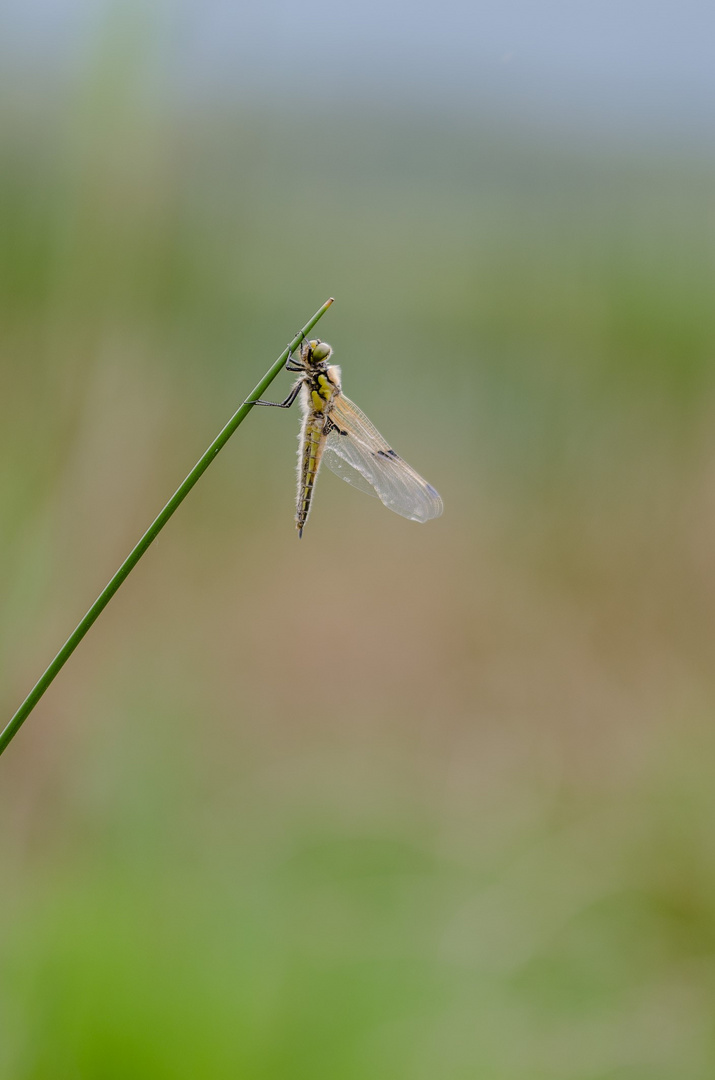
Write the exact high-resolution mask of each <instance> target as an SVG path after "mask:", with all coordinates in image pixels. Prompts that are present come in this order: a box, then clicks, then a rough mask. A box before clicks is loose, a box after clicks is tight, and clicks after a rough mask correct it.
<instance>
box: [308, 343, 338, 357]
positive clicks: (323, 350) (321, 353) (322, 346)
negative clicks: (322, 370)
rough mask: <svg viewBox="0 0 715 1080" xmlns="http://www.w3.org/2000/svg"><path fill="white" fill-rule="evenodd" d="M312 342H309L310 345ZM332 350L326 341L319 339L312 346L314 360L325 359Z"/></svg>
mask: <svg viewBox="0 0 715 1080" xmlns="http://www.w3.org/2000/svg"><path fill="white" fill-rule="evenodd" d="M312 344H313V343H312V342H311V345H312ZM332 351H333V350H332V349H331V348H330V346H329V345H328V343H327V342H326V341H319V342H317V343H316V344H315V345H314V346H313V359H314V360H327V359H328V357H329V356H330V354H331V352H332Z"/></svg>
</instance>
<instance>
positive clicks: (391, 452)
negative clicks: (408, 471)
mask: <svg viewBox="0 0 715 1080" xmlns="http://www.w3.org/2000/svg"><path fill="white" fill-rule="evenodd" d="M376 456H377V457H386V458H394V459H395V460H396V461H399V460H400V455H399V454H396V453H395V451H394V450H378V451H377V455H376Z"/></svg>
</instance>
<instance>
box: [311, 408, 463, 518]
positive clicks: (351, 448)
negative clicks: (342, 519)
mask: <svg viewBox="0 0 715 1080" xmlns="http://www.w3.org/2000/svg"><path fill="white" fill-rule="evenodd" d="M330 419H331V421H332V422H333V424H334V425H335V426H334V427H333V429H332V430H331V432H330V434H329V435H328V437H327V440H326V443H325V451H324V453H323V461H324V462H325V464H326V465H327V467H328V468H329V469H330V470H331V471H332V472H334V473H335V474H336V475H337V476H339V477H341V478H342V479H343V480H346V481H347V483H348V484H352V485H353V486H354V487H356V488H359V489H360V491H364V492H366V493H367V494H368V495H377V497H378V498H379V499H380V500H381V501H382V502H383V503H384V505H385V506H387V507H388V508H389V509H390V510H394V511H395V513H396V514H401V515H402V517H406V518H409V519H410V521H429V520H430V518H436V517H439V515H440V514H441V513H442V500H441V499H440V497H439V495H438V494H437V492H436V491H435V489H434V488H433V487H432V485H431V484H428V483H427V481H426V480H423V479H422V477H421V476H420V475H419V473H416V472H415V470H414V469H413V468H411V467H410V466H409V465H408V464H407V462H406V461H403V460H402V458H401V457H400V456H399V455H398V454H396V453H395V451H394V450H393V449H392V448H391V447H390V445H389V444H388V443H386V442H385V440H384V439H383V437H382V435H381V434H380V432H379V431H378V430H377V428H376V427H375V426H374V425H373V424H371V423H370V421H369V420H368V418H367V417H366V416H365V413H363V412H361V411H360V409H358V407H357V405H354V404H353V402H352V401H350V399H349V398H346V397H345V396H344V395H343V394H339V395H338V397H337V398H336V399H335V403H334V405H333V408H332V409H331V411H330Z"/></svg>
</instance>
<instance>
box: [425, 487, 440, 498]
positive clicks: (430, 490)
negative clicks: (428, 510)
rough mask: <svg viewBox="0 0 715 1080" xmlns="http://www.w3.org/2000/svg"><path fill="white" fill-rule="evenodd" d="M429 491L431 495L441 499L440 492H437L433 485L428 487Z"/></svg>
mask: <svg viewBox="0 0 715 1080" xmlns="http://www.w3.org/2000/svg"><path fill="white" fill-rule="evenodd" d="M427 490H428V491H429V493H430V495H435V496H436V497H437V498H439V492H438V491H435V489H434V488H433V487H432V485H431V484H428V485H427Z"/></svg>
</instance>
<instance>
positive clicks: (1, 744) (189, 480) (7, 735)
mask: <svg viewBox="0 0 715 1080" xmlns="http://www.w3.org/2000/svg"><path fill="white" fill-rule="evenodd" d="M332 303H333V300H332V298H331V299H330V300H326V302H325V303H324V304H323V306H322V307H321V308H320V309H319V310H318V311H316V313H315V315H313V317H312V319H309V320H308V322H307V323H306V324H305V326H304V327H303V329H302V330H301V331H300V333H299V334H297V335H296V336H295V337H294V338H293V340H292V341H291V343H290V345H288V346H287V347H286V348H285V349H284V350H283V352H282V353H281V355H280V356H279V357H278V359H277V360H276V362H275V364H273V366H272V367H271V368H270V369H269V370H268V371H267V372H266V374H265V375H264V376H263V378H262V379H261V381H260V382H259V383H258V385H257V386H256V387H255V388H254V390H253V392H252V393H251V394H249V396H248V398H247V399H246V401H245V402H244V404H243V405H241V407H240V408H239V409H238V410H237V411H236V412H235V413H234V414H233V416H232V417H231V419H230V420H229V421H228V423H227V424H226V426H225V427H224V428H223V429H222V430H221V431H220V432H219V434H218V435H217V436H216V438H215V439H214V441H213V442H212V443H211V445H210V446H209V448H208V450H206V452H205V453H204V454H203V455H202V456H201V457H200V458H199V460H198V461H197V462H196V464H195V465H194V467H193V469H192V470H191V472H190V473H189V475H188V476H187V477H186V479H185V480H184V482H183V483H182V484H180V485H179V487H178V488H177V489H176V491H175V492H174V494H173V495H172V496H171V498H170V499H169V501H168V503H167V504H166V506H165V507H164V509H163V510H162V511H161V512H160V513H159V514H158V515H157V517H156V518H155V519H154V521H153V522H152V523H151V525H150V526H149V528H148V529H147V531H146V532H145V533H144V535H143V536H142V538H141V540H139V542H138V543H137V544H136V546H135V547H134V548H132V550H131V551H130V553H129V554H128V555H127V557H126V559H125V560H124V562H123V563H122V565H121V566H120V567H119V569H118V570H117V572H116V574H115V575H114V577H113V578H112V579H111V581H109V582H108V584H107V585H106V586H105V587H104V589H103V590H102V592H101V593H100V594H99V596H98V597H97V599H96V600H95V601H94V603H93V604H92V606H91V608H90V609H89V611H88V612H87V614H86V615H85V616H84V618H83V619H82V620H81V621H80V622H79V623H78V625H77V627H76V628H75V629H74V630H73V631H72V633H71V634H70V636H69V637H68V638H67V641H66V642H65V643H64V645H63V646H62V648H61V649H60V651H59V652H58V653H57V655H56V656H55V658H54V660H53V661H52V663H51V664H50V665H49V667H48V668H47V669H46V670H45V672H44V673H43V674H42V675H41V676H40V678H39V679H38V680H37V682H36V683H35V685H34V686H33V688H32V690H31V691H30V693H29V694H28V695H27V697H26V698H25V700H24V701H23V703H22V705H20V707H19V709H18V710H17V712H16V713H15V715H14V716H13V717H12V719H11V720H10V722H9V723H8V724H7V726H6V727H5V729H4V730H3V731H2V733H0V754H2V753H3V751H4V750H5V749H6V747H7V746H8V744H9V743H10V741H11V740H12V739H13V738H14V737H15V735H16V734H17V733H18V731H19V730H20V728H21V727H22V725H23V724H24V722H25V720H27V718H28V716H29V715H30V713H31V712H32V710H33V709H34V707H35V705H37V702H38V701H39V700H40V698H41V697H42V695H43V694H44V692H45V690H47V688H48V686H49V685H50V683H51V682H52V680H53V679H54V678H55V676H56V675H57V674H58V672H59V671H60V669H61V668H62V667H63V665H64V664H65V663H66V661H67V660H69V658H70V656H71V655H72V653H73V652H74V650H75V649H76V648H77V646H78V645H79V643H80V641H81V640H82V638H83V637H84V635H85V634H86V633H87V631H88V630H89V628H90V626H91V625H92V623H93V622H94V621H95V619H97V617H98V616H99V614H100V613H101V612H102V611H103V610H104V609H105V607H106V606H107V604H108V603H109V601H110V600H111V599H112V597H113V596H114V594H115V592H116V591H117V589H118V588H119V586H120V585H121V584H122V583H123V582H124V581H125V580H126V578H127V577H128V576H129V574H130V573H131V571H132V570H133V569H134V567H135V566H136V564H137V563H138V562H139V560H140V559H141V557H142V555H143V554H144V552H145V551H146V550H147V548H148V547H149V546H150V545H151V544H152V542H153V541H154V540H155V539H156V537H157V536H158V535H159V533H160V532H161V530H162V529H163V528H164V526H165V525H166V523H167V521H168V520H169V518H170V517H171V515H172V514H173V513H174V511H175V510H176V508H177V507H178V506H179V504H180V503H182V502H183V500H184V499H185V498H186V496H187V495H188V494H189V492H190V491H191V489H192V487H193V486H194V484H195V483H196V481H197V480H198V479H199V478H200V477H201V476H202V475H203V473H204V472H206V470H207V469H208V467H209V465H210V464H211V462H212V461H213V460H214V458H215V457H216V455H217V454H218V452H219V450H221V448H222V447H224V446H225V445H226V443H227V442H228V440H229V439H230V438H231V436H232V435H233V433H234V431H235V430H236V428H237V427H238V425H239V424H241V423H242V422H243V421H244V420H245V419H246V417H247V416H248V414H249V412H250V411H251V402H253V401H254V400H255V399H256V398H259V397H261V396H262V394H264V393H265V391H266V389H267V388H268V387H269V386H270V384H271V383H272V382H273V380H274V379H275V377H276V375H278V373H279V372H280V371H282V370H283V366H284V365H285V362H286V360H287V359H288V356H289V355H290V354H291V353H292V352H293V351H294V350H295V349H297V348H298V346H299V345H300V343H301V341H303V339H304V338H306V337H307V336H308V334H309V333H310V331H311V330H312V329H313V327H314V326H315V324H316V323H317V322H318V320H319V319H321V318H322V317H323V315H324V314H325V312H326V311H327V310H328V308H329V307H330V305H331V304H332Z"/></svg>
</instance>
